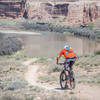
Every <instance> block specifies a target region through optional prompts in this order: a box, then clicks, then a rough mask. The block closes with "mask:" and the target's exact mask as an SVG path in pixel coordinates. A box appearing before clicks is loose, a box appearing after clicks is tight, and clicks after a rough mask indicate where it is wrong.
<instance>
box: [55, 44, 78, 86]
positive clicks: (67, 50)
mask: <svg viewBox="0 0 100 100" xmlns="http://www.w3.org/2000/svg"><path fill="white" fill-rule="evenodd" d="M62 55H64V57H65V63H66V64H65V66H64V68H65V73H66V81H67V83H68V84H70V79H69V75H68V71H69V70H70V69H71V70H72V65H73V64H74V62H75V59H76V58H77V57H76V55H75V53H74V52H73V50H72V48H71V47H70V46H69V45H66V46H64V49H62V50H61V52H60V53H59V55H58V56H57V61H56V63H57V64H58V62H59V59H60V57H61V56H62ZM68 87H69V86H68Z"/></svg>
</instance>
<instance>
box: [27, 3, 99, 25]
mask: <svg viewBox="0 0 100 100" xmlns="http://www.w3.org/2000/svg"><path fill="white" fill-rule="evenodd" d="M27 4H28V8H29V9H28V10H27V11H28V12H29V13H28V17H29V18H37V19H38V20H44V19H45V20H50V19H56V18H63V20H62V23H65V24H67V25H71V26H72V25H82V24H87V23H88V22H90V21H95V20H96V19H98V18H100V5H99V4H100V3H98V2H85V3H84V2H73V3H70V2H66V3H61V4H59V3H58V4H52V3H37V4H33V3H31V4H30V2H27ZM37 5H38V8H37ZM61 16H62V17H61Z"/></svg>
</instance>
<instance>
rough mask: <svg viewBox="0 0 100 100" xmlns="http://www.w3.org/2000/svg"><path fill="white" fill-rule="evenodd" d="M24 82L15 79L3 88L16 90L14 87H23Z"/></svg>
mask: <svg viewBox="0 0 100 100" xmlns="http://www.w3.org/2000/svg"><path fill="white" fill-rule="evenodd" d="M25 85H26V83H24V82H21V81H15V82H10V83H9V84H8V85H7V86H6V87H5V88H4V90H16V89H21V88H25Z"/></svg>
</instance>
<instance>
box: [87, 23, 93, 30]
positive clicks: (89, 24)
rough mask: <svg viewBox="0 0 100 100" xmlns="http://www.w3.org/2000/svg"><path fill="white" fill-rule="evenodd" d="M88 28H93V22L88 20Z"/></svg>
mask: <svg viewBox="0 0 100 100" xmlns="http://www.w3.org/2000/svg"><path fill="white" fill-rule="evenodd" d="M88 28H89V29H90V30H92V29H93V28H94V22H89V23H88Z"/></svg>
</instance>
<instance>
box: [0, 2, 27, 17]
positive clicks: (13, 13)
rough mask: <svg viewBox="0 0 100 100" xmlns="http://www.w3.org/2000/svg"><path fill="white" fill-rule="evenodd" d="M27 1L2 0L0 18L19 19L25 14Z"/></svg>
mask: <svg viewBox="0 0 100 100" xmlns="http://www.w3.org/2000/svg"><path fill="white" fill-rule="evenodd" d="M25 3H26V0H0V18H19V17H23V15H24V12H25Z"/></svg>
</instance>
